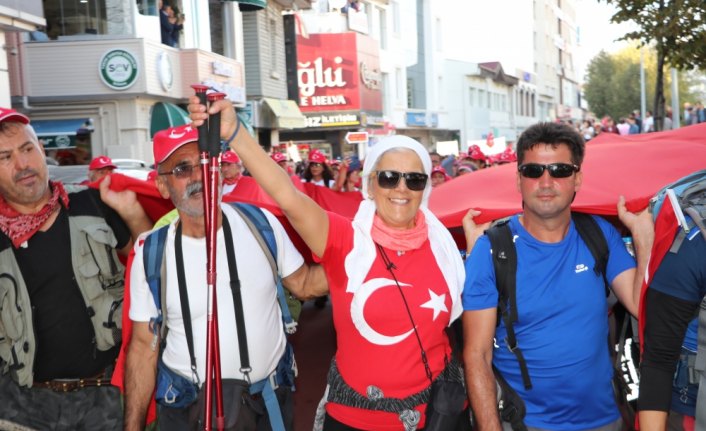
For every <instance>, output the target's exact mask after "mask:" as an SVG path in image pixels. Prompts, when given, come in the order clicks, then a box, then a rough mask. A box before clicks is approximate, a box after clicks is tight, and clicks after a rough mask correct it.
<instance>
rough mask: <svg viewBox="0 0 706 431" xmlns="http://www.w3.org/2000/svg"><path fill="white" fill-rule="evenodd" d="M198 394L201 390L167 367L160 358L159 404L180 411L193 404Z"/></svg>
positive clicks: (158, 373) (158, 367)
mask: <svg viewBox="0 0 706 431" xmlns="http://www.w3.org/2000/svg"><path fill="white" fill-rule="evenodd" d="M198 394H199V388H198V386H196V384H195V383H193V382H192V381H191V380H189V379H187V378H186V377H184V376H182V375H181V374H179V373H177V372H176V371H174V370H172V369H171V368H169V367H168V366H166V365H165V364H164V362H163V361H162V358H161V357H160V358H159V361H158V362H157V388H156V390H155V399H156V400H157V403H158V404H160V405H163V406H165V407H171V408H175V409H180V408H183V407H188V406H190V405H191V404H193V403H194V401H196V398H197V397H198Z"/></svg>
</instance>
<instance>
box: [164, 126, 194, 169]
mask: <svg viewBox="0 0 706 431" xmlns="http://www.w3.org/2000/svg"><path fill="white" fill-rule="evenodd" d="M198 139H199V133H198V132H197V131H196V129H195V128H193V127H191V125H190V124H187V125H185V126H177V127H170V128H168V129H165V130H160V131H159V132H157V133H156V134H155V135H154V138H152V143H153V151H154V162H155V163H156V164H160V163H162V162H163V161H165V160H167V158H168V157H169V156H171V155H172V153H173V152H174V151H176V150H177V149H179V148H180V147H181V146H183V145H185V144H188V143H189V142H196V141H198Z"/></svg>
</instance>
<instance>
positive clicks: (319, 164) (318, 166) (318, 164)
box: [309, 162, 323, 168]
mask: <svg viewBox="0 0 706 431" xmlns="http://www.w3.org/2000/svg"><path fill="white" fill-rule="evenodd" d="M309 166H311V167H312V168H320V167H321V166H323V165H322V164H321V163H319V162H309Z"/></svg>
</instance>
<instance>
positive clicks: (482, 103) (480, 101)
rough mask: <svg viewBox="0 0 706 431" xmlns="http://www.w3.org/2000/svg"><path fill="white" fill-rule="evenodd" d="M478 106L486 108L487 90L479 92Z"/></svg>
mask: <svg viewBox="0 0 706 431" xmlns="http://www.w3.org/2000/svg"><path fill="white" fill-rule="evenodd" d="M478 106H479V107H481V108H483V107H485V106H486V102H485V90H478Z"/></svg>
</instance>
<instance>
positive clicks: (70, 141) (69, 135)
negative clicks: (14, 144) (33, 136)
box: [30, 118, 93, 148]
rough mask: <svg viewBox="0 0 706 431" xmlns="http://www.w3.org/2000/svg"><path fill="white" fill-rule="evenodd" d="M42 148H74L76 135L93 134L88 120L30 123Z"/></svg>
mask: <svg viewBox="0 0 706 431" xmlns="http://www.w3.org/2000/svg"><path fill="white" fill-rule="evenodd" d="M30 124H31V125H32V128H33V129H34V131H35V133H37V138H39V139H40V140H41V141H43V144H44V148H75V147H76V135H88V134H90V133H92V132H93V128H92V127H91V125H90V124H91V123H90V120H89V119H88V118H71V119H67V120H32V122H31V123H30Z"/></svg>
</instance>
